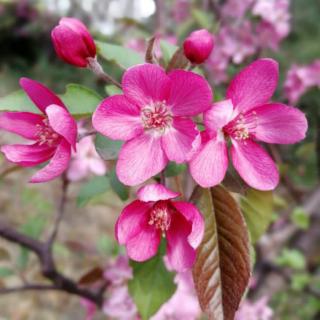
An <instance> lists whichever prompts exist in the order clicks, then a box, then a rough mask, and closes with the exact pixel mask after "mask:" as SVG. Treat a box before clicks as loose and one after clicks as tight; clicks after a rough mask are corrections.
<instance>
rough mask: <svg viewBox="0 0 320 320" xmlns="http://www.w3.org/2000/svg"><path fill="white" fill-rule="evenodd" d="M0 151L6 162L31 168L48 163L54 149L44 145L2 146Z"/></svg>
mask: <svg viewBox="0 0 320 320" xmlns="http://www.w3.org/2000/svg"><path fill="white" fill-rule="evenodd" d="M1 151H2V152H3V153H4V154H5V156H6V158H7V159H8V161H10V162H13V163H16V164H18V165H20V166H23V167H33V166H36V165H38V164H40V163H42V162H45V161H48V160H49V159H50V158H51V157H52V156H53V154H54V151H55V148H49V147H47V146H45V145H42V146H39V145H38V144H37V143H35V144H31V145H25V144H12V145H4V146H2V147H1Z"/></svg>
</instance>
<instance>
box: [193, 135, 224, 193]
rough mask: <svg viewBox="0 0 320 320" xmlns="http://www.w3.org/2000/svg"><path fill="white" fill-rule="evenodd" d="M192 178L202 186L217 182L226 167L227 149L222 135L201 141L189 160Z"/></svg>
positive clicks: (219, 180)
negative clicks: (197, 149)
mask: <svg viewBox="0 0 320 320" xmlns="http://www.w3.org/2000/svg"><path fill="white" fill-rule="evenodd" d="M189 168H190V173H191V175H192V177H193V179H194V180H195V181H196V182H197V183H198V184H199V185H200V186H202V187H203V188H208V187H213V186H215V185H217V184H219V183H220V182H221V181H222V180H223V178H224V176H225V174H226V171H227V169H228V150H227V145H226V142H225V140H224V138H223V137H222V138H221V139H218V137H216V138H213V139H211V140H209V141H207V142H203V144H202V146H201V148H200V150H199V152H198V153H197V154H196V155H195V156H194V157H193V158H192V159H191V161H190V162H189Z"/></svg>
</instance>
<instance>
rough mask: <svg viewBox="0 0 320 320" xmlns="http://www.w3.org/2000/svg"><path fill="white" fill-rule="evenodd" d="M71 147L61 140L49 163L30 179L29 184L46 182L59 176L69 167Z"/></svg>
mask: <svg viewBox="0 0 320 320" xmlns="http://www.w3.org/2000/svg"><path fill="white" fill-rule="evenodd" d="M70 157H71V147H70V144H69V143H68V142H67V141H66V140H64V139H63V140H62V141H61V143H60V144H59V145H58V147H57V150H56V152H55V154H54V156H53V157H52V159H51V160H50V162H49V163H48V164H47V165H46V166H45V167H44V168H43V169H41V170H40V171H38V172H37V173H36V174H35V175H33V176H32V177H31V179H30V182H31V183H39V182H47V181H50V180H53V179H55V178H56V177H58V176H60V175H61V174H62V173H63V172H64V171H65V170H66V169H67V168H68V165H69V161H70Z"/></svg>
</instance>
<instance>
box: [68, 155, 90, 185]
mask: <svg viewBox="0 0 320 320" xmlns="http://www.w3.org/2000/svg"><path fill="white" fill-rule="evenodd" d="M88 174H89V168H88V163H87V162H86V161H85V160H84V159H72V160H71V162H70V165H69V168H68V171H67V177H68V179H69V180H70V181H79V180H81V179H83V178H85V177H86V176H87V175H88Z"/></svg>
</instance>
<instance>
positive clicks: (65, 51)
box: [51, 17, 97, 68]
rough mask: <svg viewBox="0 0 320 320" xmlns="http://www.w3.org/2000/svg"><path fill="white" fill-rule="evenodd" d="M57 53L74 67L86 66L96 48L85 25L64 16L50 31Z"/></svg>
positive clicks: (94, 54) (94, 53)
mask: <svg viewBox="0 0 320 320" xmlns="http://www.w3.org/2000/svg"><path fill="white" fill-rule="evenodd" d="M51 38H52V42H53V45H54V48H55V50H56V53H57V55H58V56H59V57H60V58H61V59H62V60H64V61H65V62H67V63H69V64H72V65H74V66H76V67H80V68H85V67H87V66H88V59H89V60H90V58H91V59H93V58H95V56H96V53H97V50H96V45H95V43H94V41H93V38H92V36H91V34H90V32H89V30H88V29H87V27H86V26H85V25H84V24H83V23H82V22H81V21H80V20H78V19H75V18H68V17H64V18H62V19H60V21H59V25H57V26H56V27H55V28H54V29H53V30H52V32H51Z"/></svg>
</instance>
